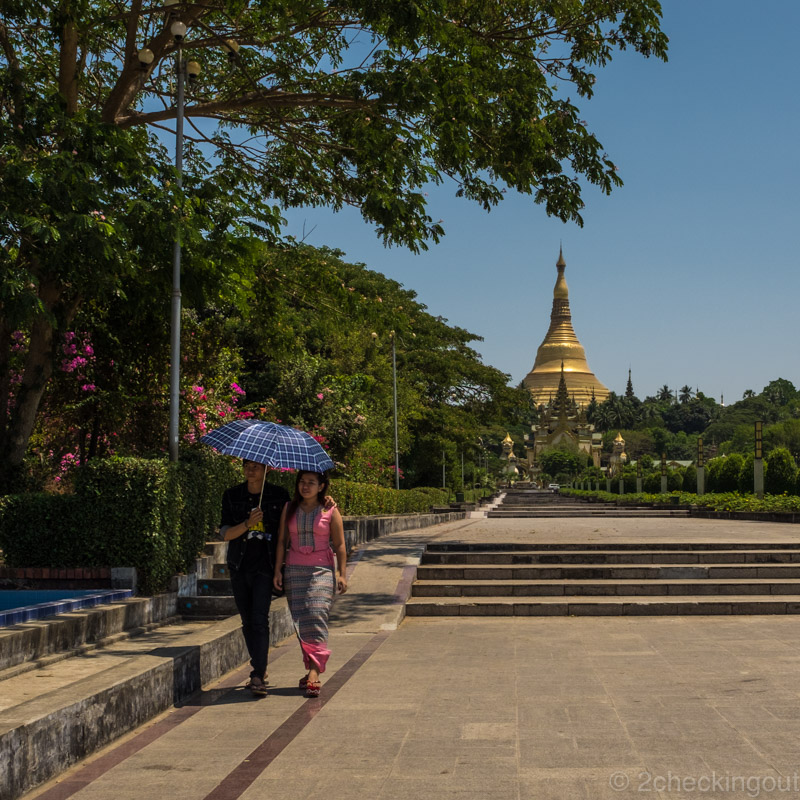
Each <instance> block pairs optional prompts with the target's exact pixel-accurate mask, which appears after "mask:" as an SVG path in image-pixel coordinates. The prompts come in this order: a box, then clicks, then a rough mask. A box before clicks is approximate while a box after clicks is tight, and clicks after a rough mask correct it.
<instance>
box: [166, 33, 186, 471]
mask: <svg viewBox="0 0 800 800" xmlns="http://www.w3.org/2000/svg"><path fill="white" fill-rule="evenodd" d="M175 71H176V73H177V83H178V95H177V116H176V119H175V170H176V171H177V173H178V189H179V190H180V189H182V188H183V105H184V96H183V79H184V73H183V58H182V53H181V46H180V43H178V49H177V53H176V55H175ZM180 225H181V219H180V213H179V215H178V220H177V225H176V228H175V241H174V246H173V251H172V309H171V326H172V333H171V337H170V363H169V460H170V461H177V460H178V419H179V414H180V382H181V228H180Z"/></svg>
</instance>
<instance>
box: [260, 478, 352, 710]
mask: <svg viewBox="0 0 800 800" xmlns="http://www.w3.org/2000/svg"><path fill="white" fill-rule="evenodd" d="M328 485H329V481H328V476H327V474H321V473H318V472H305V471H301V472H298V473H297V480H296V482H295V489H294V497H293V498H292V499H291V501H290V502H289V503H287V504H286V506H285V507H284V509H283V513H282V515H281V521H280V529H279V532H278V547H277V552H276V554H275V575H274V584H275V588H276V589H278V590H279V591H280V590H281V589H285V591H286V597H287V598H288V601H289V610H290V611H291V614H292V620H293V622H294V625H295V629H296V630H297V636H298V638H299V639H300V649H301V650H302V652H303V663H304V665H305V668H306V669H307V670H308V673H307V674H306V675H305V676H304V677H303V678H301V680H300V688H301V689H304V690H305V693H306V697H319V692H320V681H319V676H320V674H322V673H323V672H325V665H326V663H327V661H328V657H329V656H330V654H331V651H330V650H329V649H328V614H329V612H330V609H331V604H332V603H333V596H334V594H335V592H336V590H337V589H338V591H339V592H340V593H344V592H345V591H347V578H346V575H345V572H346V567H347V549H346V547H345V541H344V526H343V525H342V516H341V514H340V513H339V510H338V509H337V508H331V509H328V510H326V509H325V507H324V503H325V492H326V491H327V490H328ZM334 551H335V552H336V560H335V564H334ZM284 562H285V565H286V566H285V572H282V570H281V568H282V567H283V565H284Z"/></svg>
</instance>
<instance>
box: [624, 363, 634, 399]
mask: <svg viewBox="0 0 800 800" xmlns="http://www.w3.org/2000/svg"><path fill="white" fill-rule="evenodd" d="M625 397H633V381H632V380H631V368H630V367H628V385H627V386H626V387H625Z"/></svg>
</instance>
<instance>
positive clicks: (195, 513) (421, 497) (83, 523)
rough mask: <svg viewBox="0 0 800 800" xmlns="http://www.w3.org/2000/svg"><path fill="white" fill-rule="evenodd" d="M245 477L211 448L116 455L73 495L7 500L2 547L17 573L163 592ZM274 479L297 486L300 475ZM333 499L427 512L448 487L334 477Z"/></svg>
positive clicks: (81, 479) (363, 510)
mask: <svg viewBox="0 0 800 800" xmlns="http://www.w3.org/2000/svg"><path fill="white" fill-rule="evenodd" d="M242 480H243V476H242V472H241V469H240V467H239V464H238V462H233V461H232V460H231V459H229V458H226V457H224V456H219V455H217V454H215V453H213V452H211V451H208V450H197V451H188V452H187V453H185V454H184V455H183V456H182V460H181V461H180V462H179V463H178V464H170V463H169V462H167V461H165V460H157V459H138V458H111V459H105V460H94V461H90V462H89V464H87V465H86V466H85V467H83V468H81V470H80V471H79V472H78V474H77V476H76V480H75V493H74V494H71V495H56V494H45V493H42V492H37V493H29V494H18V495H6V496H5V497H0V548H1V549H2V551H3V557H4V560H5V562H6V563H7V564H8V565H9V566H12V567H96V566H112V567H135V568H136V570H137V573H138V580H139V590H140V591H141V592H142V593H143V594H153V593H155V592H159V591H163V590H164V589H165V588H166V587H167V584H168V581H169V578H170V576H171V575H174V574H176V573H179V572H187V571H188V570H190V569H191V568H192V566H193V562H194V559H195V558H196V557H197V555H198V554H199V553H201V552H202V549H203V545H204V543H205V542H206V541H208V540H209V539H210V538H213V537H214V536H215V535H216V529H217V526H218V525H219V516H220V503H221V499H222V493H223V491H224V490H225V489H227V488H228V487H229V486H233V485H235V484H236V483H240V482H241V481H242ZM268 480H269V481H270V482H272V483H276V484H279V485H281V486H284V487H285V488H286V489H287V490H288V491H289V492H290V493H291V492H292V491H293V489H294V480H295V476H294V474H293V473H281V472H270V473H269V474H268ZM331 494H332V495H333V496H334V498H335V499H336V501H337V503H338V504H339V507H340V510H341V513H342V514H343V515H348V516H361V515H386V514H404V513H410V512H418V511H429V510H430V507H431V506H432V505H442V504H445V503H447V502H449V501H448V494H447V492H446V491H445V490H442V489H429V488H422V489H407V490H405V489H404V490H400V491H397V490H395V489H387V488H384V487H381V486H373V485H371V484H360V483H352V482H350V481H343V480H341V481H340V480H334V481H332V483H331Z"/></svg>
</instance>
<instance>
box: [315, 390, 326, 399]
mask: <svg viewBox="0 0 800 800" xmlns="http://www.w3.org/2000/svg"><path fill="white" fill-rule="evenodd" d="M324 399H325V395H324V394H322V392H320V393H319V394H318V395H317V400H324Z"/></svg>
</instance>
